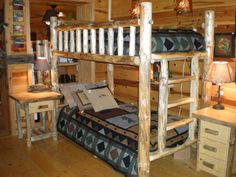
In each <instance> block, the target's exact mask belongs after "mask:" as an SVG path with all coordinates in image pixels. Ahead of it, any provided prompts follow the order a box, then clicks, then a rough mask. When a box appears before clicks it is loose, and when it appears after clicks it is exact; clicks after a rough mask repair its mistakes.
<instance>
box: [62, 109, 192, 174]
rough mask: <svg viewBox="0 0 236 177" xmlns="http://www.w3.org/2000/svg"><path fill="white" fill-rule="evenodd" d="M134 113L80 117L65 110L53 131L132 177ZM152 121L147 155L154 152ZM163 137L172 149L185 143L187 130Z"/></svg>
mask: <svg viewBox="0 0 236 177" xmlns="http://www.w3.org/2000/svg"><path fill="white" fill-rule="evenodd" d="M127 109H128V110H131V111H130V112H128V111H126V110H127ZM132 110H133V111H134V112H132ZM135 111H137V109H130V107H129V106H124V105H123V106H120V108H116V109H110V110H106V111H101V112H98V113H97V112H94V111H93V110H88V111H85V112H83V113H80V112H79V111H78V109H77V108H72V109H71V108H69V107H68V106H66V107H64V108H63V109H62V110H61V112H60V116H59V119H58V123H57V129H58V131H59V132H61V133H62V134H64V135H65V136H67V137H68V138H70V139H71V140H73V141H74V142H76V143H77V144H79V145H81V146H83V147H84V148H85V149H87V150H88V151H90V152H92V153H94V154H95V155H96V156H98V157H100V158H101V159H103V160H104V161H106V162H107V163H108V164H110V165H111V166H112V167H114V168H115V169H117V170H119V171H120V172H122V173H124V174H126V176H131V177H135V176H137V149H138V116H137V112H135ZM155 119H157V117H153V118H152V120H151V130H150V132H151V142H150V151H155V150H157V125H158V122H157V121H156V120H155ZM171 119H176V118H171ZM170 121H173V120H170ZM167 137H168V138H167V143H166V144H167V146H168V147H175V146H177V145H179V144H182V143H183V142H184V141H185V140H186V139H187V137H188V129H186V128H182V129H179V130H171V131H168V132H167Z"/></svg>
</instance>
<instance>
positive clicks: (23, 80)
mask: <svg viewBox="0 0 236 177" xmlns="http://www.w3.org/2000/svg"><path fill="white" fill-rule="evenodd" d="M32 68H33V66H32V64H9V65H7V80H8V94H12V93H20V92H26V91H27V89H28V86H29V85H31V84H32V76H33V74H32ZM9 109H10V110H9V113H10V123H11V134H12V135H16V134H17V131H16V112H15V101H13V100H12V99H9Z"/></svg>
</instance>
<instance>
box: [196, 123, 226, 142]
mask: <svg viewBox="0 0 236 177" xmlns="http://www.w3.org/2000/svg"><path fill="white" fill-rule="evenodd" d="M200 136H202V137H205V138H209V139H212V140H213V141H215V140H217V141H220V142H223V143H228V142H229V140H230V128H229V127H226V126H224V125H219V124H215V123H211V122H207V121H203V120H201V130H200Z"/></svg>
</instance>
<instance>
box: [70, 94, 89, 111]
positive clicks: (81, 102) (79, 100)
mask: <svg viewBox="0 0 236 177" xmlns="http://www.w3.org/2000/svg"><path fill="white" fill-rule="evenodd" d="M71 95H72V97H73V99H74V101H75V102H76V105H77V106H78V108H79V111H80V112H82V111H84V110H86V109H92V108H93V107H92V104H91V103H90V101H89V100H88V97H87V96H86V95H85V94H84V91H80V90H77V91H76V92H72V93H71Z"/></svg>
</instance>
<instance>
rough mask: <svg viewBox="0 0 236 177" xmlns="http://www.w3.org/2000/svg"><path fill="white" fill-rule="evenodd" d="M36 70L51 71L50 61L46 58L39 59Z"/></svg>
mask: <svg viewBox="0 0 236 177" xmlns="http://www.w3.org/2000/svg"><path fill="white" fill-rule="evenodd" d="M34 69H35V70H36V71H47V70H49V69H50V66H49V64H48V61H47V59H46V58H45V57H38V59H37V60H36V63H35V66H34Z"/></svg>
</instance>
